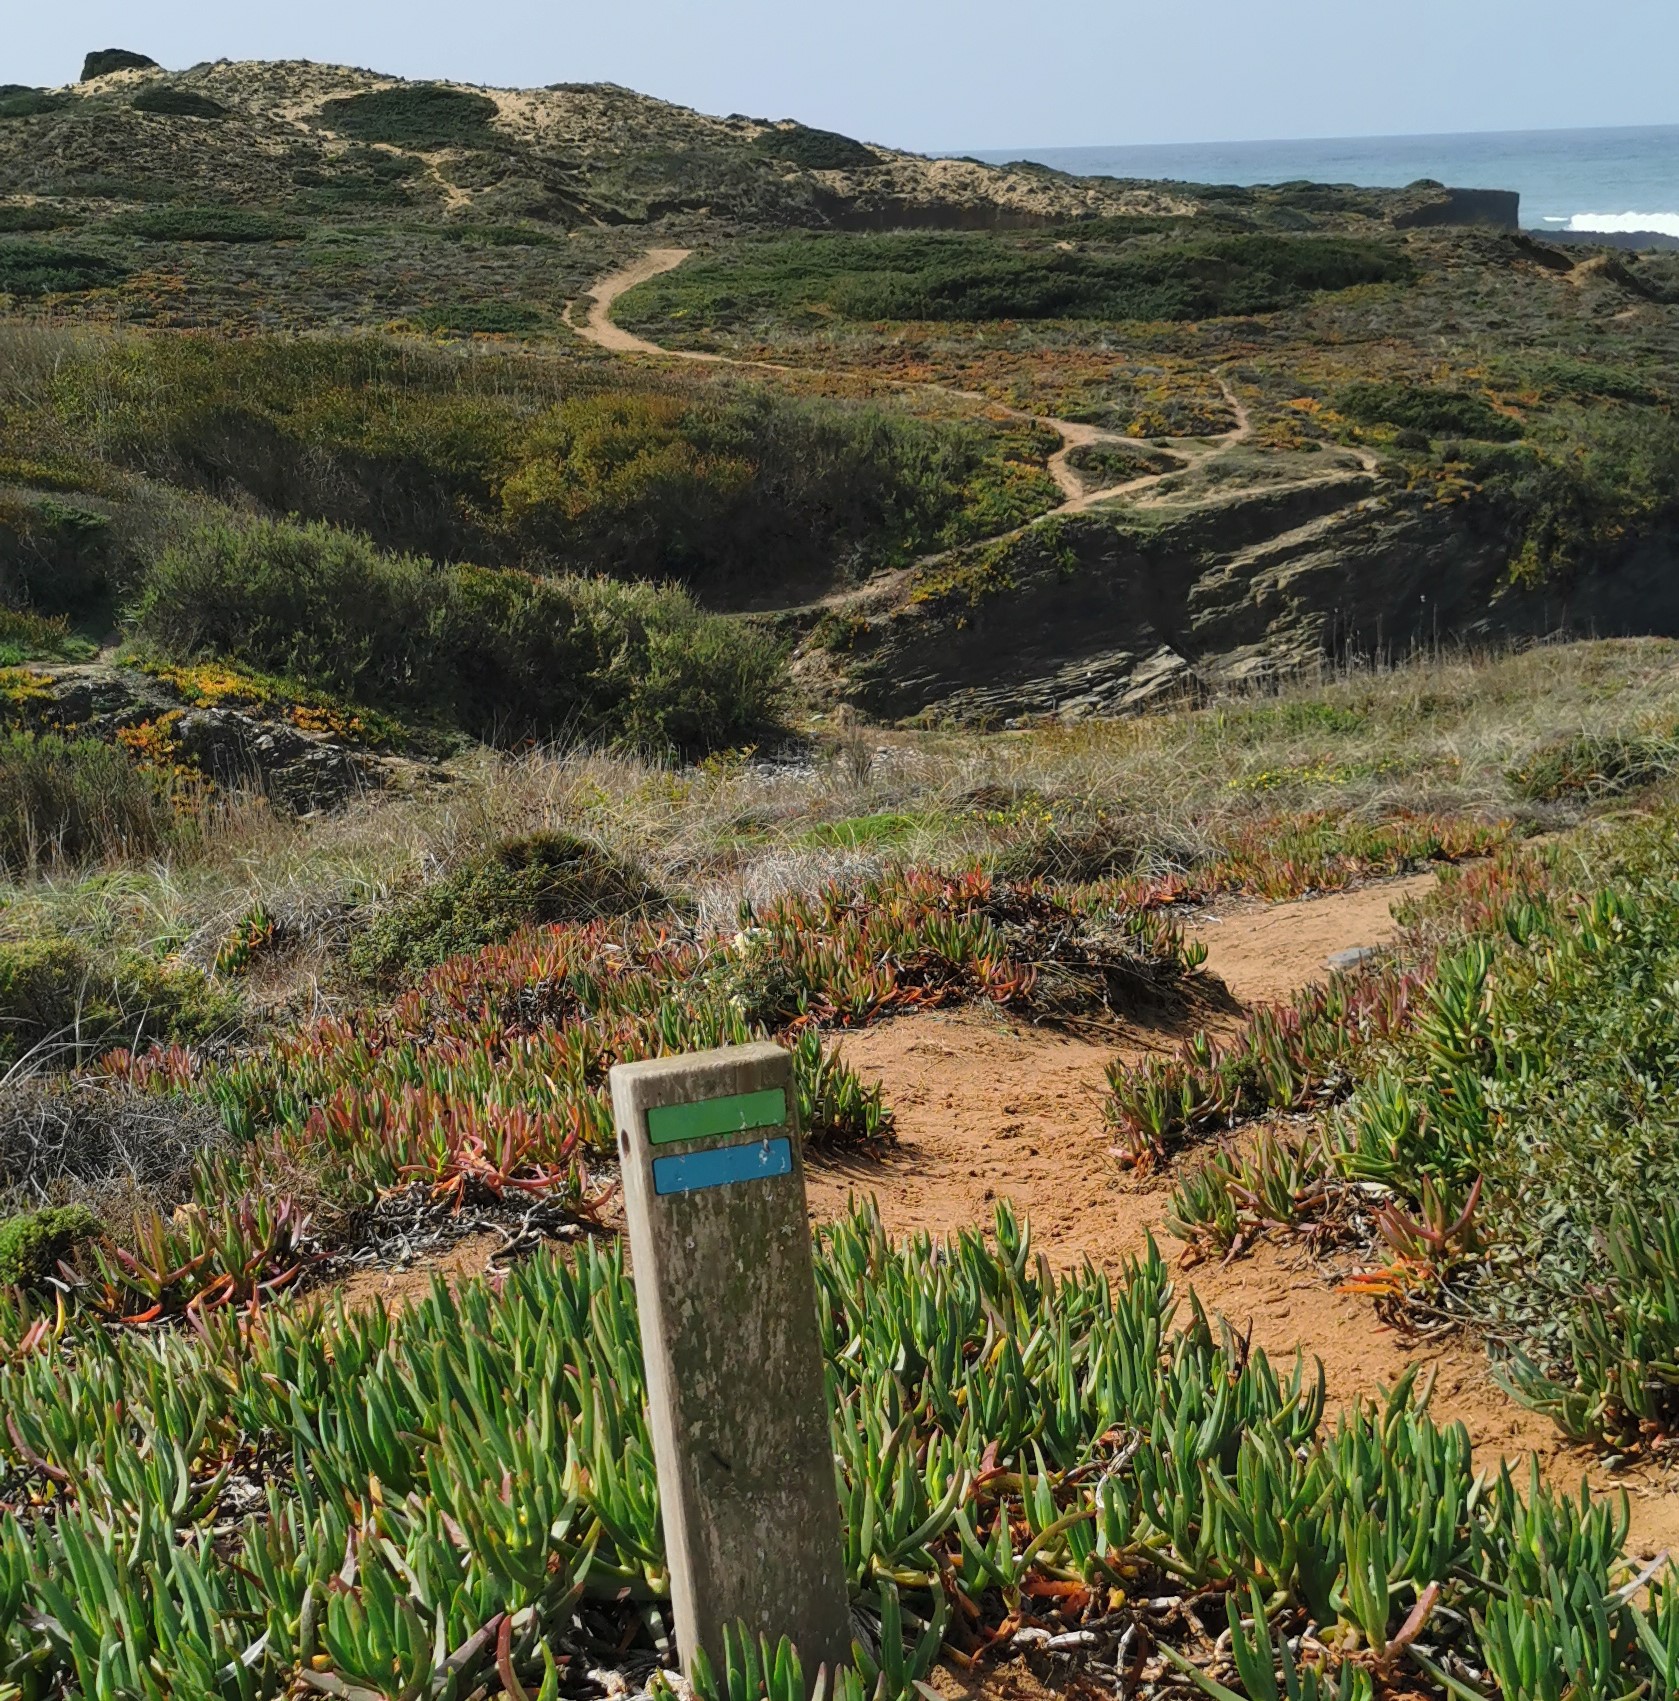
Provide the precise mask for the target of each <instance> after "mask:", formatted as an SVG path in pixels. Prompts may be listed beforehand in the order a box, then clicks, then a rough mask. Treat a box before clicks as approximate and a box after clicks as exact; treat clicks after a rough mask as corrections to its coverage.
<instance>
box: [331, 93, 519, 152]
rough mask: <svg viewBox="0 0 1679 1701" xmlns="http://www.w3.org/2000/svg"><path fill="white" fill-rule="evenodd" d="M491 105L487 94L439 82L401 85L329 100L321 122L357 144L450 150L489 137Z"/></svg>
mask: <svg viewBox="0 0 1679 1701" xmlns="http://www.w3.org/2000/svg"><path fill="white" fill-rule="evenodd" d="M495 115H496V103H495V102H494V101H493V100H491V99H490V98H489V97H488V96H487V95H481V94H473V93H471V92H469V91H468V90H466V89H452V88H446V87H444V86H443V85H442V84H439V83H404V84H399V85H397V86H396V87H393V88H385V89H373V90H370V91H369V92H368V93H366V94H358V95H349V96H347V97H345V98H343V99H340V100H329V101H328V102H327V103H326V104H325V105H324V106H323V107H322V108H321V122H322V123H323V124H324V125H325V126H326V127H327V128H328V129H332V130H336V131H338V132H340V133H341V134H342V135H346V136H354V137H355V138H356V140H357V141H360V142H384V143H387V144H389V145H391V146H394V147H404V148H450V147H463V146H471V145H473V144H475V143H482V142H484V141H486V140H488V139H489V137H490V135H491V128H490V127H491V123H492V121H493V120H494V118H495Z"/></svg>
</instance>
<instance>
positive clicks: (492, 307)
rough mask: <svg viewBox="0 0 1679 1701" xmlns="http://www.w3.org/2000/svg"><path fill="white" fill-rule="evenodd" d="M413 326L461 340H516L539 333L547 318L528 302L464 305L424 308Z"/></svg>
mask: <svg viewBox="0 0 1679 1701" xmlns="http://www.w3.org/2000/svg"><path fill="white" fill-rule="evenodd" d="M414 317H415V321H416V323H418V324H420V325H423V326H424V327H425V328H426V329H427V330H428V331H455V332H457V333H459V334H461V335H464V336H516V335H518V334H519V333H520V332H521V331H540V330H541V329H542V328H543V327H544V326H545V325H546V324H548V322H549V321H548V317H547V315H546V314H545V313H544V312H543V311H542V309H541V308H540V307H533V306H532V305H531V304H530V303H529V302H528V301H466V302H461V303H460V304H458V305H457V306H454V307H428V308H427V309H426V310H425V311H424V312H423V313H417V314H416V315H415V316H414Z"/></svg>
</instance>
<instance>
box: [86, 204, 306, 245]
mask: <svg viewBox="0 0 1679 1701" xmlns="http://www.w3.org/2000/svg"><path fill="white" fill-rule="evenodd" d="M111 229H112V230H115V231H120V232H121V233H122V234H123V235H125V236H139V237H144V238H145V239H146V240H147V241H148V242H293V241H296V240H297V239H298V238H299V237H301V236H302V235H303V230H302V227H301V226H299V225H296V224H289V223H287V221H286V220H284V219H279V218H275V217H273V216H272V215H271V214H268V213H255V212H249V211H247V210H246V209H245V208H243V207H157V208H152V209H148V210H147V211H146V212H143V213H129V214H127V215H125V216H124V217H123V218H121V219H117V220H114V221H113V222H112V224H111Z"/></svg>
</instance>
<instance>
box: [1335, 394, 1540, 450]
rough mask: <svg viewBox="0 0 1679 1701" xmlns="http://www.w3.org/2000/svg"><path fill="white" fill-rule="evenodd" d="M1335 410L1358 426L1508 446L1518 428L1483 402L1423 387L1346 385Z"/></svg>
mask: <svg viewBox="0 0 1679 1701" xmlns="http://www.w3.org/2000/svg"><path fill="white" fill-rule="evenodd" d="M1335 405H1336V407H1337V408H1338V409H1339V410H1340V411H1341V412H1342V413H1344V414H1345V415H1346V416H1347V417H1348V418H1349V419H1355V420H1357V421H1358V422H1359V423H1360V424H1361V425H1397V426H1402V427H1405V428H1406V429H1409V430H1412V431H1420V432H1422V433H1424V434H1426V435H1427V436H1429V437H1441V436H1447V435H1449V436H1453V437H1477V438H1482V439H1485V440H1487V441H1490V442H1507V441H1509V440H1510V439H1512V438H1516V437H1520V436H1521V434H1522V424H1521V421H1520V420H1519V419H1511V418H1510V417H1509V416H1508V415H1507V414H1501V413H1499V412H1498V410H1497V409H1496V408H1494V407H1493V406H1492V405H1491V404H1490V403H1489V402H1488V401H1487V399H1486V398H1485V397H1484V396H1476V395H1471V394H1470V393H1469V392H1467V391H1464V390H1440V389H1435V388H1432V387H1431V386H1429V385H1426V384H1375V383H1370V384H1349V385H1348V386H1347V388H1346V389H1345V390H1343V391H1342V392H1341V393H1340V395H1338V396H1337V397H1336V398H1335Z"/></svg>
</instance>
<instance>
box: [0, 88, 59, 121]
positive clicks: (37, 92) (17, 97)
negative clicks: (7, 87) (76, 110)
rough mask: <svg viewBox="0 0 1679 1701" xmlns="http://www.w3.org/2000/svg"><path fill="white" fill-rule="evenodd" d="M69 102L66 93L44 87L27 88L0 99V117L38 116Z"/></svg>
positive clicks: (56, 109) (53, 110) (54, 110)
mask: <svg viewBox="0 0 1679 1701" xmlns="http://www.w3.org/2000/svg"><path fill="white" fill-rule="evenodd" d="M69 104H70V97H69V96H68V95H61V94H51V93H49V92H48V91H47V90H46V89H28V90H26V91H25V92H24V93H22V94H14V95H9V96H7V98H6V99H4V100H0V118H39V117H40V116H41V115H42V114H43V113H47V112H57V111H58V110H59V109H60V108H62V107H66V106H68V105H69Z"/></svg>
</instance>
